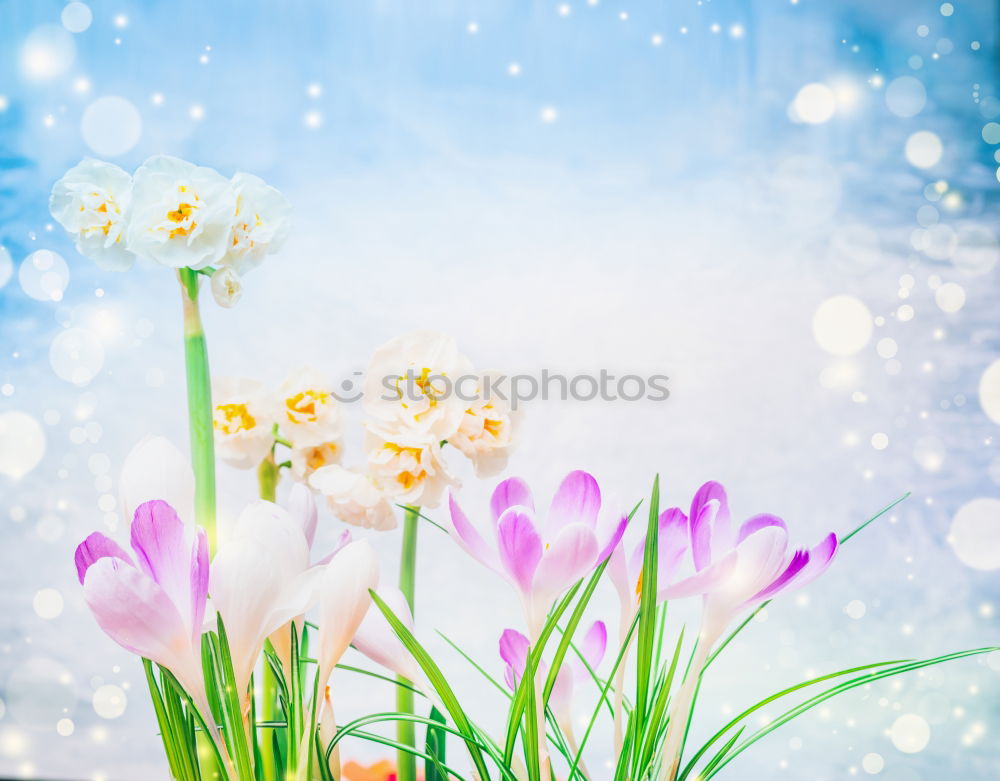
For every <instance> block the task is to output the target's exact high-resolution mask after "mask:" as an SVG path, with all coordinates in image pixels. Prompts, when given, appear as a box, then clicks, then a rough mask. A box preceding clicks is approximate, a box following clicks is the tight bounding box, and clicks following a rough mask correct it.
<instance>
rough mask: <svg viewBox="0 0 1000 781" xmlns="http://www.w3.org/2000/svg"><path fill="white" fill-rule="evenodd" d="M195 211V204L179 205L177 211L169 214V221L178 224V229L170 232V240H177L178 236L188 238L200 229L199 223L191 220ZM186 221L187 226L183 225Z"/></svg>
mask: <svg viewBox="0 0 1000 781" xmlns="http://www.w3.org/2000/svg"><path fill="white" fill-rule="evenodd" d="M194 210H195V207H194V205H193V204H190V203H179V204H177V208H176V209H174V210H173V211H171V212H167V219H168V220H170V221H171V222H176V223H178V225H177V227H176V228H174V229H173V230H171V231H170V238H172V239H176V238H177V237H178V236H187V235H188V234H189V233H191V231H193V230H194V229H195V228H196V227H198V223H196V222H195V221H194V220H192V219H191V215H192V214H193V213H194ZM185 221H187V225H182V224H181V223H183V222H185Z"/></svg>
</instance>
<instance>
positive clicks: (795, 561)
mask: <svg viewBox="0 0 1000 781" xmlns="http://www.w3.org/2000/svg"><path fill="white" fill-rule="evenodd" d="M808 563H809V552H808V551H804V550H797V551H795V553H794V554H792V558H791V560H790V561H789V562H788V565H787V566H786V567H785V568H784V569H783V570H782V571H781V573H780V574H779V575H778V577H776V578H775V579H774V580H773V581H771V582H770V583H769V584H768V585H766V586H765V587H764V588H763V589H761V590H760V591H758V592H757V593H756V594H754V595H753V596H752V597H750V599H749V600H747V604H748V605H750V604H754V603H757V602H762V601H764V600H765V599H770V598H771V597H773V596H774V595H775V594H777V593H778V592H780V591H782V590H784V589H785V588H786V587H787V586H788V585H789V584H791V582H792V581H793V580H794V579H795V576H796V575H798V574H799V572H801V571H802V568H803V567H805V566H806V564H808Z"/></svg>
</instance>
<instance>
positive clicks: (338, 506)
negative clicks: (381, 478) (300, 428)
mask: <svg viewBox="0 0 1000 781" xmlns="http://www.w3.org/2000/svg"><path fill="white" fill-rule="evenodd" d="M309 486H310V487H311V488H313V489H314V490H316V491H319V493H321V494H322V495H323V497H324V498H325V499H326V503H327V506H329V508H330V511H331V512H332V513H333V514H334V515H335V516H336V517H338V518H339V519H340V520H342V521H344V522H345V523H349V524H352V525H353V526H364V527H365V528H368V529H377V530H378V531H385V530H388V529H395V528H396V514H395V513H394V512H393V511H392V505H390V504H389V502H388V501H387V500H386V498H385V495H384V494H383V493H382V491H381V490H379V487H378V486H377V485H375V483H374V482H373V481H372V479H371V478H370V477H369V476H368V475H366V474H362V473H361V472H356V471H354V470H351V469H345V468H344V467H342V466H336V465H333V466H325V467H322V468H320V469H317V470H316V471H315V472H313V473H312V475H310V477H309Z"/></svg>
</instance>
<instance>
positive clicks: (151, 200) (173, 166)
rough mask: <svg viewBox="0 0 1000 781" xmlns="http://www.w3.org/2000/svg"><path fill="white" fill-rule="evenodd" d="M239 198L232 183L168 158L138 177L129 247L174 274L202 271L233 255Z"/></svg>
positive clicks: (155, 159) (160, 157) (155, 162)
mask: <svg viewBox="0 0 1000 781" xmlns="http://www.w3.org/2000/svg"><path fill="white" fill-rule="evenodd" d="M235 214H236V192H235V190H234V189H233V186H232V184H231V183H230V181H229V180H228V179H226V178H225V177H224V176H222V175H221V174H220V173H219V172H218V171H216V170H214V169H212V168H204V167H202V166H197V165H194V164H193V163H189V162H187V161H185V160H180V159H178V158H176V157H169V156H167V155H157V156H156V157H151V158H150V159H149V160H147V161H146V162H145V163H143V164H142V165H141V166H140V167H139V170H138V171H136V172H135V179H134V181H133V183H132V211H131V213H130V215H129V220H128V229H127V230H126V238H127V247H128V249H129V250H131V251H132V252H134V253H135V254H136V255H138V256H139V257H144V258H149V259H151V260H154V261H156V262H157V263H162V264H163V265H165V266H170V267H171V268H184V267H188V268H193V269H201V268H204V267H205V266H209V265H211V264H213V263H217V262H218V261H220V260H222V258H223V257H225V255H226V252H227V250H228V249H229V242H230V237H231V234H232V227H233V220H234V216H235Z"/></svg>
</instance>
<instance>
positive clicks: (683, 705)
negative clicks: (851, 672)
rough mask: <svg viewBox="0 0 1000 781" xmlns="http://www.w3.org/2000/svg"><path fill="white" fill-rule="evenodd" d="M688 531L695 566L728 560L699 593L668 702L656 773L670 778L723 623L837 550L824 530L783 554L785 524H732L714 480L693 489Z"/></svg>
mask: <svg viewBox="0 0 1000 781" xmlns="http://www.w3.org/2000/svg"><path fill="white" fill-rule="evenodd" d="M688 530H689V537H690V544H691V559H692V562H693V564H694V568H695V570H697V571H698V572H704V571H706V570H708V569H709V568H711V567H713V566H715V565H716V563H717V562H719V561H723V560H730V559H731V560H732V563H731V564H730V565H727V567H726V570H727V571H726V574H725V576H724V577H722V578H721V579H719V581H718V582H717V583H716V584H715V586H714V587H713V588H712V589H711V590H710V591H709V592H707V593H706V594H705V604H704V612H703V614H702V619H701V634H700V635H699V637H698V645H697V648H696V649H695V653H694V656H693V658H692V660H691V664H690V668H689V670H688V674H687V676H686V677H685V679H684V683H683V685H682V686H681V688H680V690H679V691H678V693H677V695H676V697H675V698H674V702H673V705H672V706H671V712H670V713H671V715H670V720H669V726H668V727H667V734H666V736H665V738H664V750H663V751H664V753H663V756H664V765H663V769H664V773H663V774H662V775H661V778H663V779H671V780H672V779H673V778H675V777H676V773H677V767H678V764H679V762H680V756H679V752H680V746H681V741H682V738H683V735H684V733H685V730H686V726H687V721H688V717H689V715H690V711H691V702H692V697H693V696H694V691H695V689H696V687H697V684H698V679H699V677H700V676H701V673H702V671H703V670H704V668H705V664H706V662H707V661H708V658H709V655H710V654H711V651H712V647H713V646H714V645H715V643H716V642H717V641H718V640H719V638H720V637H721V636H722V633H723V632H724V631H725V630H726V627H727V626H728V625H729V624H730V623H731V622H732V621H733V619H735V618H736V617H737V616H738V615H739V614H740V613H741V612H743V611H745V610H747V609H749V608H752V607H755V606H757V605H759V604H760V603H761V602H764V601H765V600H768V599H773V598H774V597H775V596H777V595H778V594H780V593H781V592H783V591H787V590H788V589H791V588H797V587H800V586H804V585H805V584H807V583H809V582H810V581H812V580H814V579H815V578H817V577H819V576H820V575H822V574H823V573H824V572H825V571H826V570H827V568H828V567H829V566H830V562H832V561H833V557H834V556H835V555H836V553H837V535H836V534H833V533H830V534H828V535H826V537H824V538H823V539H822V540H821V541H820V542H819V544H817V545H816V546H815V547H813V548H809V549H800V550H796V551H794V552H792V553H791V554H789V552H788V527H787V526H786V525H785V522H784V521H783V520H781V518H778V517H777V516H776V515H768V514H762V515H754V516H753V517H751V518H748V519H747V520H746V521H744V522H743V523H742V524H741V525H740V527H739V528H738V529H734V528H733V525H732V517H731V515H730V513H729V502H728V500H727V498H726V489H725V488H723V487H722V486H721V485H720V484H719V483H716V482H708V483H705V484H704V485H703V486H702V487H701V488H699V489H698V492H697V493H696V494H695V496H694V499H693V500H692V502H691V514H690V516H689V519H688Z"/></svg>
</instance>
